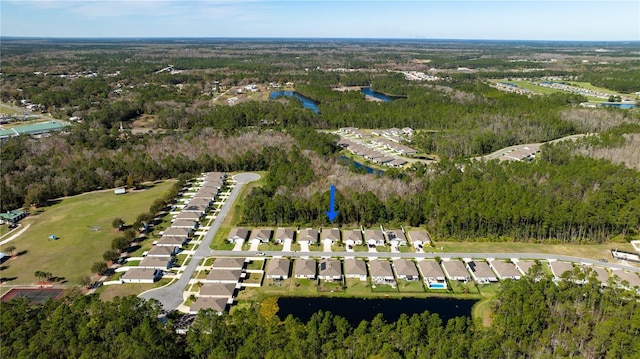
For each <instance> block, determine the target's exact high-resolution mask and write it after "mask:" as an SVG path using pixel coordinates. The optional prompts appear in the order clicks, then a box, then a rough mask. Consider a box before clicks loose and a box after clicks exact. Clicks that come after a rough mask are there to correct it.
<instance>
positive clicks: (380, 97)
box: [360, 87, 401, 102]
mask: <svg viewBox="0 0 640 359" xmlns="http://www.w3.org/2000/svg"><path fill="white" fill-rule="evenodd" d="M360 92H362V93H363V94H365V95H369V96H371V97H375V98H377V99H378V100H382V101H384V102H391V101H393V100H395V99H398V98H401V96H388V95H385V94H383V93H382V92H376V91H373V90H372V89H371V87H363V88H361V89H360Z"/></svg>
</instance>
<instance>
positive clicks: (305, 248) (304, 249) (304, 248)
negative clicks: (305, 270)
mask: <svg viewBox="0 0 640 359" xmlns="http://www.w3.org/2000/svg"><path fill="white" fill-rule="evenodd" d="M300 252H311V251H310V250H309V242H300Z"/></svg>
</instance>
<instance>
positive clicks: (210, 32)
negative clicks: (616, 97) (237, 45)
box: [0, 0, 640, 41]
mask: <svg viewBox="0 0 640 359" xmlns="http://www.w3.org/2000/svg"><path fill="white" fill-rule="evenodd" d="M0 20H1V25H0V31H1V35H2V36H35V37H338V38H428V39H501V40H586V41H601V40H602V41H628V40H631V41H640V0H626V1H552V0H547V1H528V0H510V1H483V0H474V1H456V0H450V1H435V0H423V1H419V0H414V1H390V0H387V1H364V0H360V1H325V0H307V1H299V0H297V1H271V0H162V1H157V0H85V1H73V0H67V1H64V0H63V1H60V0H0Z"/></svg>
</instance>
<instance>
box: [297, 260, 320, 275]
mask: <svg viewBox="0 0 640 359" xmlns="http://www.w3.org/2000/svg"><path fill="white" fill-rule="evenodd" d="M295 263H296V270H295V277H296V278H306V279H315V278H316V264H317V263H316V260H315V259H312V258H308V259H303V258H301V259H296V261H295Z"/></svg>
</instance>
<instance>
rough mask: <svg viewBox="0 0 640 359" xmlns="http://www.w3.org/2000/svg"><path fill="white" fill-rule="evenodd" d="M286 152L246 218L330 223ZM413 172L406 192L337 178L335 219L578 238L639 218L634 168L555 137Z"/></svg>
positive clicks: (471, 234)
mask: <svg viewBox="0 0 640 359" xmlns="http://www.w3.org/2000/svg"><path fill="white" fill-rule="evenodd" d="M293 155H294V154H293V153H291V154H290V155H289V158H286V157H282V156H281V157H272V159H273V160H275V162H272V163H271V164H270V166H269V173H268V175H267V183H269V184H270V185H269V186H266V187H264V188H255V189H254V190H253V191H252V192H251V193H250V195H249V196H248V197H247V199H246V201H247V205H246V206H245V207H244V208H245V210H244V213H243V218H244V221H245V222H246V223H247V224H250V225H258V226H259V225H271V226H275V225H278V226H280V225H325V226H326V225H329V222H328V219H327V217H326V215H325V212H324V211H325V210H327V208H329V195H328V188H327V191H325V192H324V193H315V194H313V195H311V196H310V198H306V197H301V196H298V195H296V193H297V188H299V187H300V186H304V185H306V184H308V183H309V182H310V181H311V179H310V177H309V176H310V175H311V174H310V173H309V172H308V171H303V169H304V168H305V164H304V161H303V160H302V159H298V157H297V156H294V157H292V156H293ZM286 168H292V169H293V168H296V171H286ZM280 169H283V170H280ZM423 171H424V170H423ZM415 175H416V176H418V175H419V174H417V173H416V174H415ZM420 176H423V178H424V180H423V185H422V187H421V189H419V190H418V192H417V193H415V194H414V195H412V196H411V197H409V198H401V197H397V196H391V197H390V198H389V199H387V200H386V201H383V200H380V199H379V198H378V197H377V196H376V195H374V194H373V193H371V192H367V193H358V192H352V191H350V189H349V188H348V187H347V188H338V191H337V194H336V199H335V202H336V208H337V209H338V210H339V214H338V217H337V218H336V219H335V221H334V222H333V224H337V225H345V226H351V225H364V226H374V225H377V224H386V223H389V222H392V223H404V224H408V225H411V226H422V225H425V226H426V227H427V228H429V229H431V230H432V233H433V234H434V235H435V236H437V237H439V238H446V239H461V240H462V239H481V238H485V239H489V240H497V239H500V238H504V239H515V240H518V241H530V240H533V241H545V240H559V241H563V242H576V243H579V242H603V241H606V240H607V239H608V238H611V237H613V236H617V235H623V236H624V235H627V234H636V231H637V230H638V226H640V211H638V208H640V174H639V173H638V172H637V171H635V170H632V169H628V168H625V167H623V166H619V165H612V164H611V163H609V162H608V161H604V160H595V159H591V158H587V157H582V156H574V157H572V156H571V152H570V150H569V149H567V148H563V147H553V146H546V147H545V149H544V150H543V152H542V157H541V158H540V159H538V160H536V161H534V162H532V163H522V162H517V163H510V164H504V163H502V164H501V163H498V162H497V160H494V161H491V162H488V163H485V162H482V161H475V162H470V161H464V162H451V161H442V162H440V163H438V164H436V165H433V166H432V167H430V168H429V170H428V171H427V172H423V173H422V174H421V175H420ZM372 180H374V177H373V176H372Z"/></svg>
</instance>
